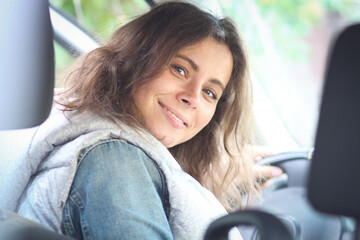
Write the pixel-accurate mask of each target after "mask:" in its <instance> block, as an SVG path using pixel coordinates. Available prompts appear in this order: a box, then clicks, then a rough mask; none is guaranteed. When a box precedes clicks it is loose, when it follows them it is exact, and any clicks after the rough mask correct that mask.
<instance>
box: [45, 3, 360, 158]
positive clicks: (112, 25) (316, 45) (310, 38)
mask: <svg viewBox="0 0 360 240" xmlns="http://www.w3.org/2000/svg"><path fill="white" fill-rule="evenodd" d="M161 1H162V0H157V1H156V2H161ZM192 2H196V3H197V4H198V6H200V7H202V8H206V9H209V10H210V11H212V12H213V13H215V14H216V15H224V16H228V17H230V18H232V19H233V20H234V21H235V22H236V23H237V25H238V28H239V31H240V33H241V34H242V37H243V40H244V43H245V46H246V48H247V52H248V57H249V59H250V73H251V77H252V79H253V82H254V98H255V119H256V129H257V131H256V133H257V136H256V139H257V144H258V145H262V146H267V147H270V148H273V149H275V150H276V151H287V150H294V149H299V148H312V147H313V144H314V137H315V132H316V125H317V117H318V111H319V106H320V97H321V90H322V84H323V74H324V67H325V64H326V56H327V52H328V48H329V46H330V44H331V40H332V39H333V38H334V37H335V36H336V33H337V32H338V31H339V30H340V29H341V28H342V27H344V26H345V25H348V24H351V23H352V22H357V21H360V2H359V1H350V0H301V1H282V0H254V1H253V0H243V1H238V0H207V1H204V0H192ZM50 3H51V4H52V5H53V6H54V7H57V8H59V9H61V10H63V11H64V12H66V13H67V14H69V15H71V16H72V17H73V18H74V20H75V21H77V22H78V23H79V24H80V25H82V26H84V27H85V28H86V29H87V30H89V32H91V33H94V35H95V36H97V37H98V38H99V39H102V40H106V39H107V38H108V37H109V36H110V34H111V33H112V32H113V31H114V30H115V29H116V28H117V27H119V26H121V25H122V24H124V23H126V22H127V21H128V20H130V19H132V18H133V17H134V16H137V15H139V14H141V13H142V12H144V11H146V10H148V9H149V5H148V4H147V1H145V0H127V1H111V0H106V1H103V0H88V1H86V2H85V1H79V0H77V1H76V0H50ZM55 51H56V69H57V76H58V75H60V74H61V72H62V71H63V69H65V68H66V67H67V66H68V65H69V64H70V63H71V62H72V61H73V60H74V57H72V56H71V55H70V54H68V50H65V49H64V48H63V47H62V46H60V45H59V44H56V45H55Z"/></svg>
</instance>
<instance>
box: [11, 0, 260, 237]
mask: <svg viewBox="0 0 360 240" xmlns="http://www.w3.org/2000/svg"><path fill="white" fill-rule="evenodd" d="M246 71H247V61H246V57H245V53H244V50H243V47H242V44H241V40H240V38H239V36H238V34H237V31H236V29H235V27H234V24H233V23H232V22H231V21H230V20H229V19H226V18H225V19H218V18H216V17H214V16H212V15H210V14H208V13H206V12H203V11H201V10H199V9H198V8H196V7H195V6H192V5H190V4H187V3H181V2H172V3H164V4H161V5H159V6H157V7H155V8H153V9H152V10H150V11H149V12H148V13H146V14H144V15H142V16H140V17H138V18H137V19H134V20H133V21H131V22H129V23H128V24H126V25H125V26H123V27H121V28H120V29H118V30H117V31H116V32H115V33H114V34H113V35H112V37H111V38H110V40H109V41H108V43H107V44H106V45H105V46H103V47H100V48H98V49H96V50H94V51H92V52H91V53H89V54H87V55H86V56H83V57H82V58H81V59H79V61H78V62H77V65H75V66H74V69H72V72H71V74H69V76H68V78H67V79H66V80H67V81H66V84H67V87H66V91H64V92H62V93H59V94H58V96H57V100H56V102H57V105H56V108H54V110H53V112H52V114H51V116H50V117H49V119H48V120H47V121H46V122H45V123H44V124H42V125H41V126H40V127H39V128H38V129H37V131H36V134H35V135H34V137H33V141H32V144H31V146H30V150H29V158H30V159H31V164H30V165H31V169H33V170H32V171H33V172H32V177H31V179H30V181H29V184H28V186H27V187H26V189H25V191H24V193H23V194H22V197H21V199H20V201H19V204H18V207H17V209H18V212H19V213H20V214H22V215H24V216H26V217H29V218H31V219H34V220H36V221H38V222H41V223H43V224H45V225H47V226H49V227H50V228H52V229H54V230H56V231H59V232H60V231H61V232H63V233H65V234H68V235H70V236H72V237H74V238H76V239H113V238H116V237H118V238H121V239H147V238H150V239H160V238H161V239H173V238H174V239H201V238H202V237H203V234H204V232H205V230H206V228H207V226H208V225H209V223H210V222H211V221H212V220H214V219H215V218H217V217H219V216H221V215H223V214H226V211H225V208H226V209H227V210H229V211H230V210H232V209H238V208H241V207H243V206H242V203H243V202H244V200H247V199H248V197H249V196H252V195H253V194H254V193H256V185H255V183H254V181H253V179H254V178H253V177H252V175H251V167H252V156H251V152H250V151H249V149H248V148H247V146H249V144H251V141H252V126H251V125H252V119H251V86H250V82H249V81H248V78H247V77H246ZM240 153H241V154H240ZM175 159H176V160H175ZM204 187H205V188H207V189H209V190H210V191H211V192H210V191H208V190H207V189H205V188H204ZM220 202H221V203H222V204H220ZM234 234H236V233H234Z"/></svg>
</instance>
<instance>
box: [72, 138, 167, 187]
mask: <svg viewBox="0 0 360 240" xmlns="http://www.w3.org/2000/svg"><path fill="white" fill-rule="evenodd" d="M84 161H86V162H90V164H91V165H94V166H93V167H92V168H93V169H97V168H101V169H106V170H105V172H108V174H109V172H115V171H120V173H124V172H126V175H129V176H130V177H131V178H140V176H141V177H144V175H146V177H149V179H151V181H152V182H153V183H154V185H155V187H156V188H157V190H158V191H160V192H163V190H164V188H166V181H165V177H164V174H163V172H162V170H161V168H160V167H159V166H158V164H157V163H156V162H155V161H154V160H153V159H152V158H151V157H150V156H148V155H147V154H146V152H145V151H144V150H143V149H142V148H140V147H138V146H136V145H134V144H132V143H130V142H128V141H126V140H123V139H107V140H100V141H98V142H96V143H94V144H92V145H91V146H89V147H87V148H85V149H83V150H82V151H81V152H80V155H79V158H78V164H79V166H81V165H82V164H83V162H84ZM87 164H89V163H87ZM110 174H111V173H110Z"/></svg>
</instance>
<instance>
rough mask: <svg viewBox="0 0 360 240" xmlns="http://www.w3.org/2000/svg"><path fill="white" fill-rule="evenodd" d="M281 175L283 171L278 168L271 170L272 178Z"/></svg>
mask: <svg viewBox="0 0 360 240" xmlns="http://www.w3.org/2000/svg"><path fill="white" fill-rule="evenodd" d="M282 173H283V171H282V170H281V169H280V168H274V169H272V171H271V175H272V176H273V177H278V176H280V175H281V174H282Z"/></svg>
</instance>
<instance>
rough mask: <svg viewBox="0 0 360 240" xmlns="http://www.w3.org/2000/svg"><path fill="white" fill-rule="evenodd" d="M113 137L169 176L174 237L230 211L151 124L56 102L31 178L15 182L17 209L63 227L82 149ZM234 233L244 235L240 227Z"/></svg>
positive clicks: (40, 133)
mask: <svg viewBox="0 0 360 240" xmlns="http://www.w3.org/2000/svg"><path fill="white" fill-rule="evenodd" d="M57 107H58V106H57ZM111 139H117V140H123V141H125V142H127V143H130V144H131V145H133V146H136V147H137V148H138V149H141V151H142V152H143V153H145V154H146V155H147V156H148V157H149V158H150V159H151V160H153V161H154V162H155V163H156V165H157V166H158V167H159V169H160V170H161V172H162V173H163V175H164V176H165V179H166V185H167V188H168V193H169V196H168V197H169V203H170V204H169V205H170V210H169V216H168V223H169V226H170V229H171V233H172V235H173V238H174V239H202V238H203V236H204V233H205V230H206V228H207V227H208V225H209V224H210V223H211V222H212V221H213V220H215V219H216V218H218V217H220V216H223V215H225V214H226V210H225V209H224V207H223V206H222V205H221V203H220V202H219V201H218V200H217V199H216V197H215V196H214V195H213V194H212V193H211V192H210V191H208V190H207V189H205V188H204V187H202V186H201V185H200V184H199V182H197V181H196V180H195V179H194V178H192V177H191V176H190V175H189V174H187V173H185V172H184V171H182V169H181V167H180V165H179V164H178V162H177V161H176V160H175V159H174V158H173V157H172V155H171V154H170V152H169V151H168V150H167V149H166V147H165V146H164V145H163V144H162V143H161V142H159V141H158V140H157V139H155V138H154V137H153V136H152V135H151V134H149V133H148V132H146V131H145V130H139V129H136V130H135V129H133V128H131V127H129V126H127V125H125V124H124V123H122V122H121V121H117V122H116V123H115V122H113V121H110V120H108V119H105V118H103V117H100V116H98V115H95V114H92V113H82V114H77V113H75V112H66V116H65V114H64V113H63V112H62V111H61V110H58V109H57V108H56V107H54V108H53V111H52V113H51V115H50V117H49V118H48V119H47V120H46V121H45V122H44V123H43V124H42V125H40V126H39V127H38V128H37V129H36V131H35V134H34V136H33V137H32V141H31V143H30V145H29V148H28V151H27V157H26V161H27V164H25V166H27V167H26V171H24V172H23V173H22V179H21V180H19V181H21V182H22V183H24V182H27V183H26V184H25V185H24V184H17V183H13V184H14V185H13V186H16V191H17V192H18V193H17V194H18V195H19V196H20V197H19V199H18V201H17V206H16V210H17V212H18V213H19V214H21V215H23V216H25V217H27V218H30V219H32V220H35V221H37V222H40V223H42V224H43V225H45V226H48V227H49V228H51V229H53V230H55V231H58V232H61V223H62V217H63V216H62V212H63V208H64V206H65V204H66V202H67V199H68V197H69V192H70V189H71V186H72V183H73V180H74V177H75V174H76V171H77V166H78V162H77V161H78V159H79V156H80V154H81V152H82V150H84V149H86V148H88V147H89V146H91V145H93V144H96V143H98V142H99V141H106V140H111ZM134 191H136V190H134ZM15 195H16V194H15ZM120 224H121V223H120ZM233 234H234V233H233ZM234 235H237V237H238V238H239V239H241V237H240V235H239V234H238V233H236V232H235V234H234Z"/></svg>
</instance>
